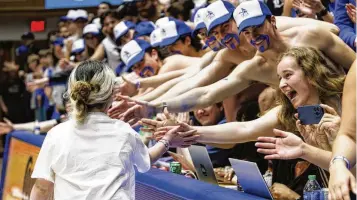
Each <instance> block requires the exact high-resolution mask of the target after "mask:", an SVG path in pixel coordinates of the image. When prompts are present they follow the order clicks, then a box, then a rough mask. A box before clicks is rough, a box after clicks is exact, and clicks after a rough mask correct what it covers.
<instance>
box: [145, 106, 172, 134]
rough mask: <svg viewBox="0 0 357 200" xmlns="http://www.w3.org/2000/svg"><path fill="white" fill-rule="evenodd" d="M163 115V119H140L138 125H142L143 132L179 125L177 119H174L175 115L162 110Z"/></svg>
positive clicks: (152, 131)
mask: <svg viewBox="0 0 357 200" xmlns="http://www.w3.org/2000/svg"><path fill="white" fill-rule="evenodd" d="M162 114H163V115H164V116H165V119H164V120H157V119H156V120H153V119H146V118H144V119H142V120H141V121H140V122H139V123H140V125H142V126H144V127H145V128H142V130H143V131H145V132H151V133H154V132H156V131H157V130H158V128H161V127H165V126H177V125H179V121H178V120H176V118H175V117H173V116H171V115H170V113H168V112H167V111H164V113H162Z"/></svg>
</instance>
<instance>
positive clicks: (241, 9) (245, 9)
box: [233, 0, 272, 33]
mask: <svg viewBox="0 0 357 200" xmlns="http://www.w3.org/2000/svg"><path fill="white" fill-rule="evenodd" d="M271 15H272V13H271V12H270V9H269V7H268V6H267V5H266V4H265V3H264V2H262V1H258V0H251V1H245V2H242V3H241V4H239V6H238V7H237V8H236V9H235V10H234V13H233V17H234V20H235V21H236V23H237V27H238V33H240V32H241V31H243V30H244V29H245V28H247V27H250V26H258V25H261V24H263V23H264V21H265V19H266V17H267V16H271Z"/></svg>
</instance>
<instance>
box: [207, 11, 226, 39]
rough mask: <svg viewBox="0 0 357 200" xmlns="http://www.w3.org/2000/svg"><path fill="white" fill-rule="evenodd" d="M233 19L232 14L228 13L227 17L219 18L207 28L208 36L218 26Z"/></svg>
mask: <svg viewBox="0 0 357 200" xmlns="http://www.w3.org/2000/svg"><path fill="white" fill-rule="evenodd" d="M231 17H232V13H228V14H226V15H223V16H222V17H220V18H217V19H216V20H214V21H213V22H212V23H211V24H210V26H209V27H208V28H207V34H208V33H209V32H210V31H211V30H212V29H213V28H214V27H216V26H218V25H221V24H223V23H225V22H227V21H228V20H229V19H230V18H231Z"/></svg>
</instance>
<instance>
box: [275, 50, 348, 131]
mask: <svg viewBox="0 0 357 200" xmlns="http://www.w3.org/2000/svg"><path fill="white" fill-rule="evenodd" d="M284 57H293V58H295V60H296V62H297V64H298V65H299V66H300V67H301V69H302V71H303V72H304V75H305V76H306V77H307V78H308V80H309V83H310V84H311V85H312V86H314V87H315V88H316V89H317V92H318V95H319V99H320V101H321V103H326V102H331V100H334V99H335V100H338V104H339V103H340V99H341V95H342V90H343V84H344V80H345V75H344V74H341V73H337V72H333V70H331V69H334V68H335V66H334V64H333V63H332V62H330V61H329V60H328V59H327V58H326V57H325V56H324V55H323V53H322V52H320V51H318V50H316V49H314V48H311V47H294V48H291V49H289V50H287V51H286V52H285V53H284V54H283V55H281V57H280V59H279V61H278V63H279V62H280V61H281V60H282V59H283V58H284ZM278 101H279V103H280V104H281V105H282V109H281V111H280V112H279V114H278V119H279V122H280V124H281V125H282V126H283V127H284V129H285V130H287V131H296V130H297V128H296V125H295V122H296V119H295V118H294V114H295V113H296V109H295V108H294V107H293V105H292V104H291V102H290V100H289V99H288V98H287V97H286V96H285V95H284V93H282V92H281V90H278ZM333 107H338V105H334V106H333Z"/></svg>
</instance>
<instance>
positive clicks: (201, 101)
mask: <svg viewBox="0 0 357 200" xmlns="http://www.w3.org/2000/svg"><path fill="white" fill-rule="evenodd" d="M205 96H206V91H205V88H196V89H193V90H191V91H189V92H187V93H184V94H182V95H180V96H177V97H174V98H172V99H169V100H167V101H163V102H160V101H159V102H157V103H154V105H155V107H156V108H159V107H161V106H162V105H163V104H164V102H165V103H166V106H167V110H168V111H169V112H170V113H180V112H189V111H192V110H197V109H200V108H204V107H207V106H209V105H210V102H211V101H213V99H207V98H205ZM212 104H213V103H212ZM160 110H162V109H160Z"/></svg>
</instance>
